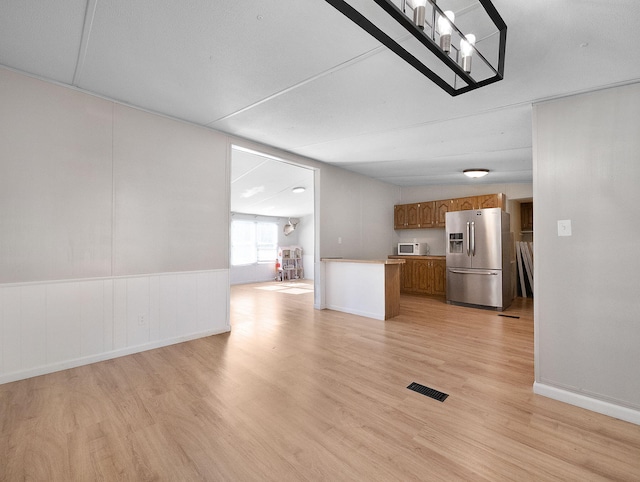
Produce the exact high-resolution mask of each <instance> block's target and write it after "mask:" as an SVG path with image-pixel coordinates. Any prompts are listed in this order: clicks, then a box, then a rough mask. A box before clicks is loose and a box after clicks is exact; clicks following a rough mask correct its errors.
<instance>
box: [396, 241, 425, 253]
mask: <svg viewBox="0 0 640 482" xmlns="http://www.w3.org/2000/svg"><path fill="white" fill-rule="evenodd" d="M427 254H429V245H428V244H427V243H398V256H425V255H427Z"/></svg>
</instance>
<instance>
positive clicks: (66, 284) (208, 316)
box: [0, 269, 230, 383]
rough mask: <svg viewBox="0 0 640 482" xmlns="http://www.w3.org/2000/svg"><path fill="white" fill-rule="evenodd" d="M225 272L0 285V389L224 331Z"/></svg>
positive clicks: (226, 298)
mask: <svg viewBox="0 0 640 482" xmlns="http://www.w3.org/2000/svg"><path fill="white" fill-rule="evenodd" d="M228 298H229V272H228V270H226V269H225V270H215V271H203V272H191V273H168V274H154V275H148V276H132V277H122V278H108V279H91V280H74V281H58V282H43V283H24V284H12V285H4V286H2V285H0V383H6V382H10V381H13V380H19V379H22V378H29V377H31V376H36V375H41V374H44V373H50V372H54V371H57V370H62V369H65V368H71V367H74V366H79V365H84V364H87V363H93V362H96V361H101V360H106V359H109V358H114V357H117V356H122V355H127V354H130V353H135V352H138V351H144V350H147V349H151V348H156V347H160V346H164V345H170V344H172V343H178V342H181V341H186V340H189V339H194V338H199V337H201V336H207V335H212V334H217V333H223V332H226V331H229V329H230V326H229V314H228V306H229V305H228V303H229V302H228Z"/></svg>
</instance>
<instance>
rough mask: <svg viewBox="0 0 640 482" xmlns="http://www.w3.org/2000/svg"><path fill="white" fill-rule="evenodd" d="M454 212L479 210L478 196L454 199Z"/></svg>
mask: <svg viewBox="0 0 640 482" xmlns="http://www.w3.org/2000/svg"><path fill="white" fill-rule="evenodd" d="M454 202H455V204H454V209H453V211H471V210H472V209H478V208H477V207H476V206H477V205H478V198H477V197H476V196H469V197H461V198H458V199H454Z"/></svg>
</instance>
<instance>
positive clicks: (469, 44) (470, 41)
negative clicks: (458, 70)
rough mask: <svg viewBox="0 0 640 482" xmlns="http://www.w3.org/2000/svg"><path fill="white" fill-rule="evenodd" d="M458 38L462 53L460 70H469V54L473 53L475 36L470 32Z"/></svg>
mask: <svg viewBox="0 0 640 482" xmlns="http://www.w3.org/2000/svg"><path fill="white" fill-rule="evenodd" d="M465 37H466V38H464V37H463V38H462V39H460V54H461V55H462V70H464V71H465V72H467V73H468V72H471V56H472V55H473V45H475V43H476V36H475V35H473V34H472V33H469V34H467V35H465Z"/></svg>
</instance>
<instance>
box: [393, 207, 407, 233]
mask: <svg viewBox="0 0 640 482" xmlns="http://www.w3.org/2000/svg"><path fill="white" fill-rule="evenodd" d="M406 227H407V205H406V204H396V205H395V206H394V208H393V229H405V228H406Z"/></svg>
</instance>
